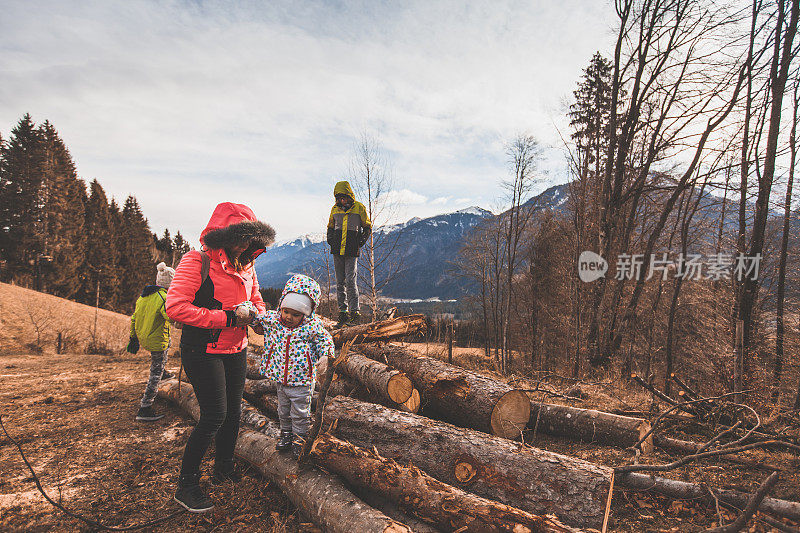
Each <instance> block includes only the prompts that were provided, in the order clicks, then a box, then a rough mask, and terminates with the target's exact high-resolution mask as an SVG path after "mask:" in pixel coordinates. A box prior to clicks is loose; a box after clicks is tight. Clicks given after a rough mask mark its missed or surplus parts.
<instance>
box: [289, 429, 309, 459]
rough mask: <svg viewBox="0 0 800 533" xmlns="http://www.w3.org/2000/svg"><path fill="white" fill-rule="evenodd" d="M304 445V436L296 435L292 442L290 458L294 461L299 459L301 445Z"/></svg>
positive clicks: (301, 449)
mask: <svg viewBox="0 0 800 533" xmlns="http://www.w3.org/2000/svg"><path fill="white" fill-rule="evenodd" d="M305 443H306V436H305V435H298V436H297V437H295V439H294V442H292V457H294V460H295V461H296V460H298V459H300V452H302V451H303V444H305Z"/></svg>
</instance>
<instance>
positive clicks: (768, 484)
mask: <svg viewBox="0 0 800 533" xmlns="http://www.w3.org/2000/svg"><path fill="white" fill-rule="evenodd" d="M777 482H778V473H777V472H773V473H772V474H770V475H769V476H767V478H766V479H765V480H764V481H763V482H762V483H761V485H760V486H759V487H758V489H757V490H756V491H755V492H754V493H753V495H752V496H751V497H750V499H749V500H748V501H747V506H746V507H745V508H744V511H742V513H741V514H739V516H738V517H737V518H736V520H734V521H733V522H731V523H730V524H728V525H725V526H723V525H720V526H719V527H714V528H710V529H706V532H707V533H738V532H739V531H741V530H742V529H744V527H745V526H746V525H747V521H748V520H750V518H752V516H753V515H754V514H755V512H756V511H757V510H758V506H759V505H761V502H762V501H763V500H764V498H766V496H767V494H769V491H771V490H772V488H773V487H774V486H775V483H777Z"/></svg>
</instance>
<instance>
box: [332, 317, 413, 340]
mask: <svg viewBox="0 0 800 533" xmlns="http://www.w3.org/2000/svg"><path fill="white" fill-rule="evenodd" d="M425 327H426V323H425V315H406V316H400V317H397V318H390V319H389V320H381V321H380V322H372V323H371V324H362V325H360V326H350V327H346V328H340V329H337V330H334V331H333V332H332V333H331V334H332V335H333V343H334V344H335V345H336V347H337V348H339V347H341V346H343V345H344V343H345V342H347V341H349V340H351V339H355V343H356V344H358V343H362V342H375V341H388V340H391V339H397V338H400V337H405V336H407V335H413V334H415V333H418V332H421V331H425Z"/></svg>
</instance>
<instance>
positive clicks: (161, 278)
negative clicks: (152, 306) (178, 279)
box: [156, 262, 175, 289]
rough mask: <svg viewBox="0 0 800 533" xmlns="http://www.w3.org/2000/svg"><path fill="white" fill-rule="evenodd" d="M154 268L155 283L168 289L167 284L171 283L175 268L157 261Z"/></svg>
mask: <svg viewBox="0 0 800 533" xmlns="http://www.w3.org/2000/svg"><path fill="white" fill-rule="evenodd" d="M156 268H157V269H158V272H157V273H156V285H158V286H159V287H164V288H165V289H168V288H169V284H170V283H172V278H173V277H175V269H174V268H170V267H168V266H167V265H166V263H164V262H161V263H159V264H158V266H156Z"/></svg>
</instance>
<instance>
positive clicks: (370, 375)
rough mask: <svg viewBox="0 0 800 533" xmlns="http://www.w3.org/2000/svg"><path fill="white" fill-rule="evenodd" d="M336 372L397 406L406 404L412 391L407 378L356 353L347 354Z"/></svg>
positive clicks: (412, 388)
mask: <svg viewBox="0 0 800 533" xmlns="http://www.w3.org/2000/svg"><path fill="white" fill-rule="evenodd" d="M336 370H337V372H341V373H342V374H344V375H345V376H347V377H349V378H352V379H355V380H357V381H358V382H359V383H361V384H362V385H363V386H364V387H366V388H367V389H368V390H370V391H373V392H375V393H376V394H378V395H380V396H382V397H383V398H385V399H387V400H390V401H392V402H395V403H397V404H403V403H405V402H407V401H408V399H409V398H411V394H412V393H413V391H414V385H413V384H412V383H411V380H410V379H408V376H406V375H405V374H403V373H402V372H400V371H399V370H394V369H393V368H389V367H388V366H386V365H385V364H383V363H381V362H380V361H373V360H372V359H370V358H368V357H364V356H363V355H360V354H357V353H353V352H350V353H348V354H347V359H345V360H344V361H342V362H341V363H340V364H339V366H338V367H337V368H336Z"/></svg>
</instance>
